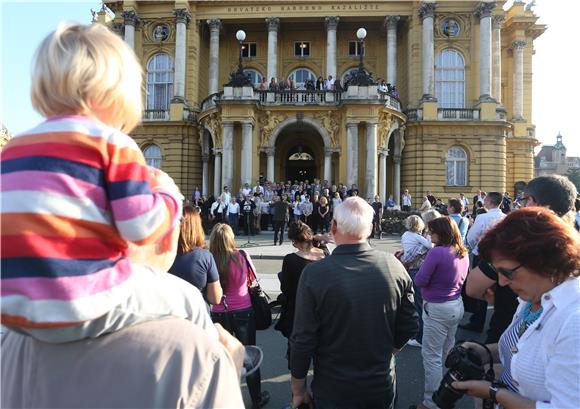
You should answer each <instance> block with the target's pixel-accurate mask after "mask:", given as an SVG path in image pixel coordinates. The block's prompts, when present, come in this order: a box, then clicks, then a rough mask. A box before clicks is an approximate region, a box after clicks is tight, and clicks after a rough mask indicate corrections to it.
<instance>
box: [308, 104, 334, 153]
mask: <svg viewBox="0 0 580 409" xmlns="http://www.w3.org/2000/svg"><path fill="white" fill-rule="evenodd" d="M313 118H314V119H316V120H317V121H318V122H320V123H321V124H322V127H323V128H324V129H326V132H327V133H328V136H329V138H330V143H331V145H332V146H333V147H336V146H338V131H339V130H340V114H339V113H338V112H336V111H326V112H317V113H315V114H314V116H313Z"/></svg>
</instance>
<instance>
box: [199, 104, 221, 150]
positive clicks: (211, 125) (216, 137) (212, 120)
mask: <svg viewBox="0 0 580 409" xmlns="http://www.w3.org/2000/svg"><path fill="white" fill-rule="evenodd" d="M203 124H204V125H205V127H206V128H207V129H208V130H209V131H210V132H211V135H212V137H213V146H221V145H222V124H221V121H220V119H219V117H218V114H217V113H216V112H214V113H213V114H211V115H210V116H209V117H206V118H205V120H204V123H203Z"/></svg>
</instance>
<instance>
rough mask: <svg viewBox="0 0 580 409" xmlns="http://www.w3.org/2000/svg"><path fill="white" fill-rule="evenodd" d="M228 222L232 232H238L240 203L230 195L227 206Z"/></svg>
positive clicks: (236, 233) (237, 233)
mask: <svg viewBox="0 0 580 409" xmlns="http://www.w3.org/2000/svg"><path fill="white" fill-rule="evenodd" d="M227 209H228V210H227V215H228V224H229V225H230V226H231V228H232V230H233V231H234V234H235V235H236V236H237V235H239V234H240V204H239V203H238V202H236V198H235V197H232V198H231V199H230V203H228V208H227Z"/></svg>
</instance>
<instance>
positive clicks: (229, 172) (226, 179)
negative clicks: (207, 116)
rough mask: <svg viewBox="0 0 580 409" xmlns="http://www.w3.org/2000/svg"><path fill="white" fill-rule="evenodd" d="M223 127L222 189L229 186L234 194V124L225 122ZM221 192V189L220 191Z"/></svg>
mask: <svg viewBox="0 0 580 409" xmlns="http://www.w3.org/2000/svg"><path fill="white" fill-rule="evenodd" d="M222 126H223V132H222V135H223V145H224V147H223V153H222V188H223V187H224V186H227V187H229V188H230V191H231V192H233V191H234V189H233V186H232V182H233V180H234V163H233V162H234V123H233V122H224V123H223V124H222ZM220 192H221V189H220Z"/></svg>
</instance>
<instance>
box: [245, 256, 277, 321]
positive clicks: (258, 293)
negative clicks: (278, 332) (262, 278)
mask: <svg viewBox="0 0 580 409" xmlns="http://www.w3.org/2000/svg"><path fill="white" fill-rule="evenodd" d="M240 252H241V253H242V255H243V257H244V260H245V261H246V265H247V266H248V293H250V300H251V301H252V309H253V310H254V317H255V320H256V330H258V331H263V330H266V329H268V328H269V327H270V325H272V308H271V307H270V297H269V296H268V294H266V292H265V291H264V290H262V287H260V283H258V279H257V278H256V273H255V271H254V267H253V266H252V263H250V260H249V259H248V256H247V254H246V252H245V251H243V250H240Z"/></svg>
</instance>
